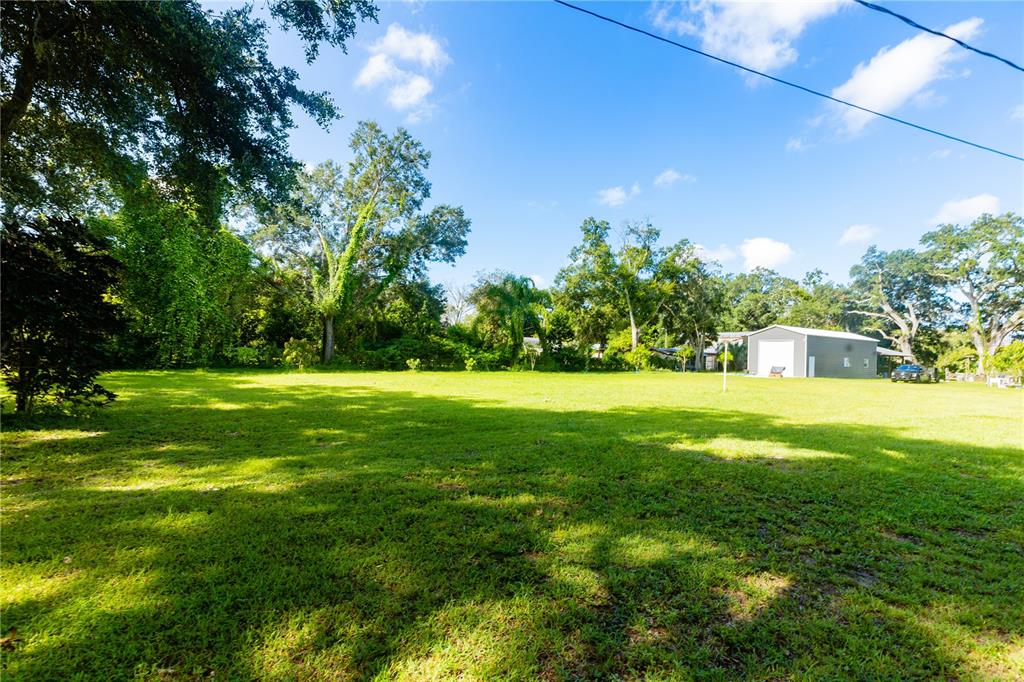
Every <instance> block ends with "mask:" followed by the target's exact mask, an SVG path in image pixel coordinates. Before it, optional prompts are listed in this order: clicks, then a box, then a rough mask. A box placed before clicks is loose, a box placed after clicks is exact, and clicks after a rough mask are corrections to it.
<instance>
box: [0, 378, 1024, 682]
mask: <svg viewBox="0 0 1024 682" xmlns="http://www.w3.org/2000/svg"><path fill="white" fill-rule="evenodd" d="M120 383H121V384H122V385H123V386H124V388H125V390H126V393H128V394H129V395H127V396H126V397H127V400H125V402H124V403H123V404H121V405H118V406H117V407H116V409H112V410H110V411H108V412H104V413H101V414H99V415H98V416H97V417H96V418H95V419H93V420H92V421H91V422H90V423H89V424H88V425H87V426H86V430H87V431H88V432H89V433H88V435H87V436H84V437H83V435H82V434H80V433H79V434H76V433H75V432H73V431H72V432H67V433H63V434H60V433H59V432H58V435H63V437H59V438H58V437H55V438H53V439H50V440H31V441H27V442H26V443H24V444H22V445H17V446H14V447H11V446H7V447H5V450H6V451H5V477H6V478H7V479H8V481H9V482H10V481H14V483H13V485H12V484H10V483H9V484H8V486H6V488H7V489H6V490H5V493H6V495H5V497H7V498H8V500H9V501H10V500H11V499H12V498H13V499H14V500H15V501H16V502H17V503H18V504H19V505H21V506H22V507H23V508H24V512H23V513H18V514H15V515H10V514H5V518H4V548H3V549H4V556H3V562H4V565H5V571H8V572H9V573H10V575H13V578H12V577H10V575H9V577H8V580H9V581H10V582H12V583H18V584H24V585H27V586H28V587H25V588H24V589H21V590H19V591H18V592H17V593H16V594H15V595H14V596H13V597H11V598H9V599H8V600H7V604H8V605H7V607H6V609H5V612H4V618H3V620H4V627H9V626H16V627H17V628H18V632H19V635H20V637H22V642H21V643H20V645H19V647H18V649H17V650H15V651H14V652H12V653H8V654H6V655H5V657H4V669H5V675H4V677H5V678H6V679H67V678H70V677H74V676H82V677H86V678H92V679H116V678H132V677H138V676H141V677H152V676H158V677H161V676H162V677H170V678H176V677H177V678H199V677H205V676H207V675H209V674H210V673H211V672H213V673H216V679H225V678H227V679H234V678H242V679H252V678H275V677H280V678H289V679H290V678H296V677H298V678H310V679H318V678H330V679H364V678H370V677H374V676H382V677H388V678H390V677H398V676H402V675H406V676H410V677H416V678H422V679H429V678H436V677H443V676H446V675H451V676H457V675H459V674H464V675H470V676H475V677H479V678H485V679H490V678H497V677H504V678H519V679H535V678H548V679H608V678H612V677H624V678H629V677H644V676H660V677H673V676H676V677H706V678H710V679H716V678H721V679H726V678H729V679H731V678H737V677H740V678H751V679H767V678H773V677H788V676H804V677H810V678H820V679H836V678H850V677H853V678H861V679H863V678H889V679H892V678H936V677H957V676H958V677H968V678H969V677H971V676H978V677H984V676H986V675H987V674H995V675H999V674H1003V673H1004V672H1005V671H1003V670H1002V669H999V668H998V666H997V667H992V668H989V669H979V668H978V667H977V665H978V662H977V661H972V660H969V657H968V654H969V653H970V651H971V650H972V649H974V648H976V647H977V646H979V643H984V642H990V641H991V642H994V643H995V644H994V646H996V647H998V646H1000V645H1006V644H1007V643H1012V642H1015V641H1016V642H1020V641H1021V638H1022V637H1024V632H1022V624H1024V611H1022V609H1024V607H1022V604H1024V586H1022V576H1024V547H1022V542H1024V538H1022V534H1021V531H1020V529H1021V527H1022V525H1024V524H1022V521H1024V483H1022V481H1024V458H1022V457H1024V453H1022V451H1021V450H1008V449H1002V450H1000V449H993V448H984V447H977V446H966V445H963V444H957V443H946V442H942V441H940V440H921V439H915V438H909V437H906V436H905V435H902V434H901V433H900V431H899V430H898V429H894V428H879V427H864V426H860V425H853V424H841V423H830V424H819V425H791V424H786V423H783V422H780V421H778V420H776V419H773V418H771V417H766V416H764V415H755V414H750V413H744V412H731V411H712V410H668V409H645V410H629V409H619V410H613V411H602V412H596V411H595V412H587V411H555V410H546V409H543V408H542V407H538V408H536V409H528V408H521V407H509V406H507V405H503V404H501V403H498V402H486V401H480V400H464V399H448V398H439V397H436V396H423V395H416V394H412V393H403V392H396V391H383V390H379V389H375V388H373V387H344V388H340V387H330V386H301V387H267V386H258V385H255V384H252V383H249V382H247V381H246V380H245V378H244V376H242V377H232V376H230V375H226V376H224V375H220V376H218V375H209V376H203V375H195V374H191V375H184V376H182V375H177V376H175V375H169V376H168V378H167V379H166V381H162V388H160V389H155V388H153V387H152V383H151V379H150V380H146V379H143V378H136V377H131V376H129V377H127V378H124V379H122V380H121V381H120ZM131 393H135V394H136V395H134V396H133V395H130V394H131ZM6 426H9V424H8V425H6ZM15 427H17V424H15ZM6 506H7V505H6V504H5V507H6ZM65 557H67V558H66V559H65ZM984 663H985V662H984V661H983V662H982V664H984ZM993 665H995V664H993Z"/></svg>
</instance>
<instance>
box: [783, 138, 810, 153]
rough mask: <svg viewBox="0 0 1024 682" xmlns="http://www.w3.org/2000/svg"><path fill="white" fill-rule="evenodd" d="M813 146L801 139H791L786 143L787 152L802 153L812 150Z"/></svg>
mask: <svg viewBox="0 0 1024 682" xmlns="http://www.w3.org/2000/svg"><path fill="white" fill-rule="evenodd" d="M810 147H811V145H809V144H807V143H806V142H804V141H803V140H802V139H800V138H799V137H791V138H789V140H787V141H786V151H787V152H802V151H806V150H808V149H810Z"/></svg>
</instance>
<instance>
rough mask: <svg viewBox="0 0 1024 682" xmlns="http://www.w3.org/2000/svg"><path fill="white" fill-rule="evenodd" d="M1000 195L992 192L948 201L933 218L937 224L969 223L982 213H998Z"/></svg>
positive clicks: (933, 221)
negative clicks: (994, 194)
mask: <svg viewBox="0 0 1024 682" xmlns="http://www.w3.org/2000/svg"><path fill="white" fill-rule="evenodd" d="M998 212H999V197H995V196H992V195H991V194H979V195H977V196H973V197H967V198H966V199H957V200H954V201H947V202H946V203H944V204H943V205H942V208H940V209H939V212H938V213H936V214H935V216H934V217H933V218H932V223H934V224H936V225H940V224H945V223H955V224H964V223H969V222H971V221H972V220H974V219H975V218H977V217H978V216H980V215H981V214H982V213H998Z"/></svg>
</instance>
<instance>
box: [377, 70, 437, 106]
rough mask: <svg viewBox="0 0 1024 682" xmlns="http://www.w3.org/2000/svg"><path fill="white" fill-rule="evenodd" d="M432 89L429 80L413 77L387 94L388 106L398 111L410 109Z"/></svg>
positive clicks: (422, 77) (432, 85) (417, 76)
mask: <svg viewBox="0 0 1024 682" xmlns="http://www.w3.org/2000/svg"><path fill="white" fill-rule="evenodd" d="M433 89H434V84H433V83H431V82H430V79H428V78H425V77H424V76H420V75H418V74H417V75H413V76H412V77H410V78H409V79H407V80H404V81H402V82H401V83H399V84H398V85H396V86H395V87H393V88H391V90H390V91H389V92H388V104H390V105H391V106H392V107H394V108H395V109H398V110H400V111H401V110H404V109H411V108H412V107H414V106H416V105H417V104H419V103H420V102H422V101H423V100H424V99H425V98H426V96H427V95H429V94H430V93H431V91H432V90H433Z"/></svg>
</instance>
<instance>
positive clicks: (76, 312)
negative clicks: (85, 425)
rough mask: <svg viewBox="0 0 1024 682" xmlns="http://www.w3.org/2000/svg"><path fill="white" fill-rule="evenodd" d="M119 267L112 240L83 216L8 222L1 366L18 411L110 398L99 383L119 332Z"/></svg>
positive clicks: (1, 280)
mask: <svg viewBox="0 0 1024 682" xmlns="http://www.w3.org/2000/svg"><path fill="white" fill-rule="evenodd" d="M117 269H118V264H117V261H115V260H114V259H113V258H111V256H110V255H109V253H108V244H107V243H106V242H105V241H104V240H103V239H100V238H98V237H96V236H94V235H93V234H91V233H90V231H89V230H88V229H87V228H86V226H85V225H84V224H82V223H81V222H80V221H78V220H73V219H57V218H46V217H43V216H38V217H36V219H35V220H34V221H32V222H31V223H27V224H18V223H15V222H11V221H8V222H5V223H4V225H3V231H2V248H0V291H2V300H0V370H2V372H3V377H4V383H5V384H7V387H8V389H10V391H11V392H12V393H13V394H14V405H15V410H16V411H17V412H24V413H31V412H32V410H33V408H34V407H35V405H36V402H37V401H38V400H39V399H40V398H41V397H48V398H54V399H56V400H59V401H73V402H80V401H89V402H99V403H105V402H109V401H110V400H113V399H114V397H115V396H114V394H113V393H111V392H110V391H108V390H107V389H105V388H103V387H102V386H100V385H99V384H97V383H96V377H97V376H99V373H100V372H101V371H102V370H103V369H106V368H107V362H108V359H109V356H108V353H107V350H106V349H107V345H108V342H109V341H110V337H111V335H113V334H114V333H116V332H117V331H119V329H120V326H121V321H120V318H119V315H118V311H117V308H116V307H115V306H114V304H112V303H111V302H110V301H109V300H108V292H109V290H110V287H111V286H112V285H113V284H114V281H115V279H116V276H117V275H116V273H117Z"/></svg>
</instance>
